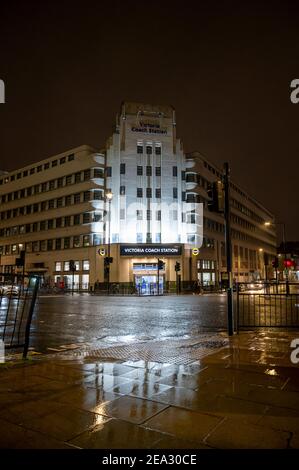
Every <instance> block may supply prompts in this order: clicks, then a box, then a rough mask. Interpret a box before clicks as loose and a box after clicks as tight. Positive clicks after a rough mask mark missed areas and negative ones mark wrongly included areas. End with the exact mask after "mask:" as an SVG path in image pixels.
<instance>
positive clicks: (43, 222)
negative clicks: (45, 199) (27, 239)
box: [39, 220, 46, 230]
mask: <svg viewBox="0 0 299 470" xmlns="http://www.w3.org/2000/svg"><path fill="white" fill-rule="evenodd" d="M39 229H40V230H46V221H45V220H42V221H41V222H40V223H39Z"/></svg>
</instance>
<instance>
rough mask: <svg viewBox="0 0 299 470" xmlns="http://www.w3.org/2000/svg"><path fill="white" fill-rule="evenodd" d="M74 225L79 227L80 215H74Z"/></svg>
mask: <svg viewBox="0 0 299 470" xmlns="http://www.w3.org/2000/svg"><path fill="white" fill-rule="evenodd" d="M74 225H80V214H76V215H74Z"/></svg>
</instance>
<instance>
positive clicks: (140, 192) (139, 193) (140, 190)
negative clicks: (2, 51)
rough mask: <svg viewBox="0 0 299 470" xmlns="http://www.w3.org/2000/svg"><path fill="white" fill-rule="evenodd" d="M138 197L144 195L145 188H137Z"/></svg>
mask: <svg viewBox="0 0 299 470" xmlns="http://www.w3.org/2000/svg"><path fill="white" fill-rule="evenodd" d="M137 197H143V190H142V188H137Z"/></svg>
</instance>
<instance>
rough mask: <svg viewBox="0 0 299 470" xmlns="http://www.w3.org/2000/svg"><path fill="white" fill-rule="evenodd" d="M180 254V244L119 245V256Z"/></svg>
mask: <svg viewBox="0 0 299 470" xmlns="http://www.w3.org/2000/svg"><path fill="white" fill-rule="evenodd" d="M181 254H182V246H181V245H145V244H142V245H141V244H140V245H120V255H121V256H176V255H181Z"/></svg>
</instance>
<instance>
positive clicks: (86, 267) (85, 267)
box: [82, 259, 89, 271]
mask: <svg viewBox="0 0 299 470" xmlns="http://www.w3.org/2000/svg"><path fill="white" fill-rule="evenodd" d="M82 270H83V271H89V260H88V259H84V260H83V262H82Z"/></svg>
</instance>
